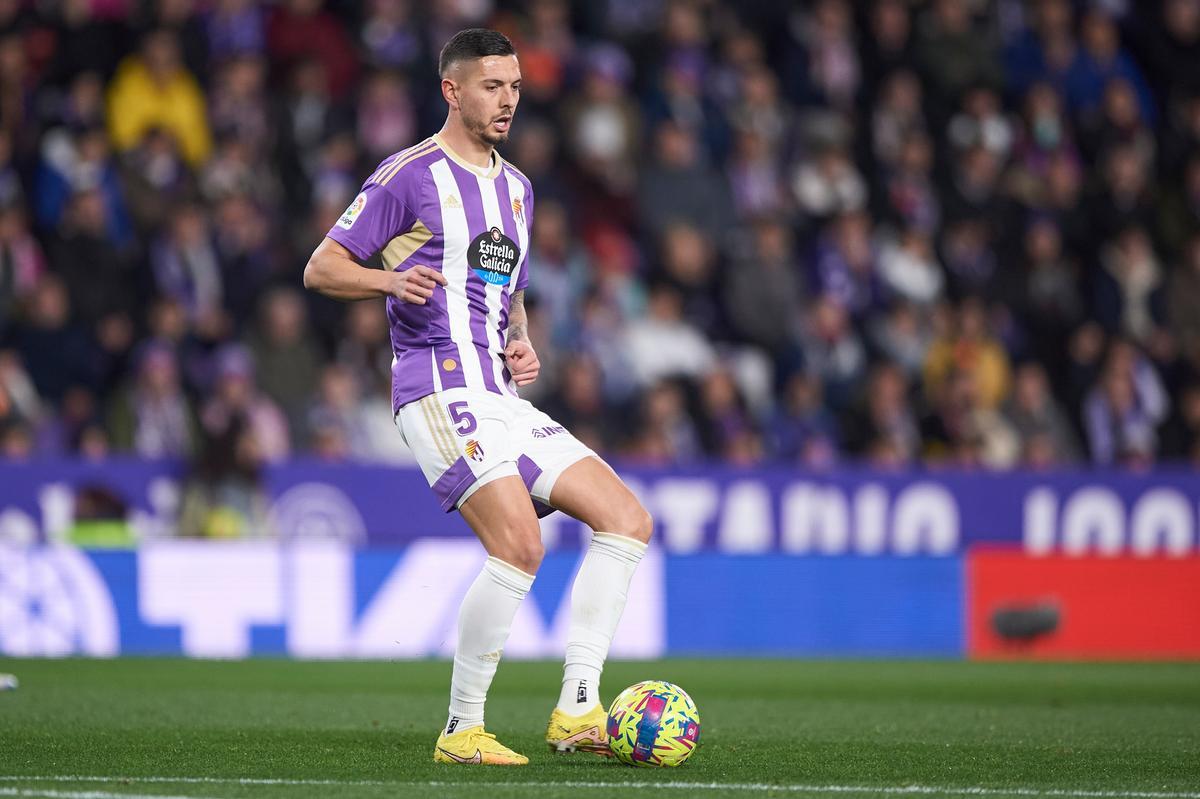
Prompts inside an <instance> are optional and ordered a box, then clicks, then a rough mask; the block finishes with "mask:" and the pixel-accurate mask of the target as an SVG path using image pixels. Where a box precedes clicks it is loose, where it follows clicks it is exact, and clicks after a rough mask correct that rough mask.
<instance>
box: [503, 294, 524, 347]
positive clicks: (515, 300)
mask: <svg viewBox="0 0 1200 799" xmlns="http://www.w3.org/2000/svg"><path fill="white" fill-rule="evenodd" d="M508 340H509V341H529V318H528V317H527V316H525V290H524V289H521V290H520V291H514V292H513V295H512V297H511V298H510V299H509V301H508Z"/></svg>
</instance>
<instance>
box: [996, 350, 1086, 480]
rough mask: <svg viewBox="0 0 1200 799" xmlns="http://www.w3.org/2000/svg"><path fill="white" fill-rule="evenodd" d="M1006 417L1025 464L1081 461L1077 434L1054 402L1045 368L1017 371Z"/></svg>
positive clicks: (1032, 365) (1026, 367)
mask: <svg viewBox="0 0 1200 799" xmlns="http://www.w3.org/2000/svg"><path fill="white" fill-rule="evenodd" d="M1005 414H1006V416H1007V417H1008V421H1009V423H1010V424H1011V425H1012V427H1013V429H1014V430H1015V431H1016V433H1017V435H1018V436H1020V439H1021V453H1022V454H1021V460H1022V462H1023V463H1025V464H1027V465H1030V466H1038V467H1044V466H1048V465H1052V464H1066V463H1075V462H1077V461H1078V460H1079V457H1080V452H1079V444H1078V442H1077V440H1076V437H1075V432H1074V430H1073V429H1072V426H1071V423H1070V421H1068V417H1067V415H1066V413H1064V412H1063V410H1062V408H1061V407H1059V404H1058V402H1057V401H1056V400H1055V399H1054V395H1053V394H1052V393H1051V391H1050V380H1049V378H1048V376H1047V375H1046V370H1045V369H1044V368H1043V367H1042V366H1041V364H1038V363H1035V362H1031V363H1024V364H1021V365H1020V366H1019V367H1017V372H1016V376H1015V377H1014V378H1013V391H1012V396H1011V397H1010V398H1009V400H1008V403H1007V404H1006V406H1005Z"/></svg>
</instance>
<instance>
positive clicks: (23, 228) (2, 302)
mask: <svg viewBox="0 0 1200 799" xmlns="http://www.w3.org/2000/svg"><path fill="white" fill-rule="evenodd" d="M45 271H46V256H45V253H44V252H43V251H42V246H41V244H39V243H38V240H37V239H36V238H35V237H34V236H33V234H32V233H31V232H30V230H29V225H28V224H27V222H26V220H25V212H24V209H22V208H21V207H20V206H18V205H7V206H5V205H0V338H2V337H3V335H4V332H5V330H7V329H8V327H9V326H11V325H12V323H13V320H14V318H16V316H17V314H18V313H19V311H20V309H21V307H22V305H23V304H24V303H25V301H26V300H27V299H28V297H29V296H30V295H31V294H32V293H33V288H34V286H36V285H37V282H38V279H39V278H40V277H41V276H42V273H43V272H45Z"/></svg>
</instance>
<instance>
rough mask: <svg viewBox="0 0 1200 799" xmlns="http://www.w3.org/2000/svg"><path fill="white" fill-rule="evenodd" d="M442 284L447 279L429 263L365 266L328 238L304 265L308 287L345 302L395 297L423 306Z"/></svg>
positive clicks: (305, 284)
mask: <svg viewBox="0 0 1200 799" xmlns="http://www.w3.org/2000/svg"><path fill="white" fill-rule="evenodd" d="M439 284H440V285H443V286H444V285H446V278H445V277H443V276H442V273H441V272H438V271H436V270H434V269H430V268H429V267H428V266H411V267H409V268H408V269H405V270H404V271H402V272H393V271H390V270H387V269H371V268H369V267H365V266H363V265H362V264H360V263H359V262H358V261H356V260H355V259H354V255H353V254H352V253H351V252H350V251H349V250H348V249H346V248H345V247H344V246H342V245H341V244H339V243H338V242H336V241H334V240H333V239H331V238H329V237H326V238H325V239H324V241H322V242H321V243H320V244H319V245H317V249H315V250H313V254H312V257H310V258H309V259H308V263H307V264H306V265H305V267H304V287H305V288H306V289H309V290H311V291H316V292H318V293H320V294H324V295H325V296H326V297H332V298H333V299H335V300H342V301H343V302H350V301H352V300H370V299H374V298H377V297H395V298H396V299H398V300H400V301H401V302H409V303H412V304H413V305H424V304H425V302H426V300H428V299H429V298H430V297H432V296H433V290H434V287H435V286H437V285H439Z"/></svg>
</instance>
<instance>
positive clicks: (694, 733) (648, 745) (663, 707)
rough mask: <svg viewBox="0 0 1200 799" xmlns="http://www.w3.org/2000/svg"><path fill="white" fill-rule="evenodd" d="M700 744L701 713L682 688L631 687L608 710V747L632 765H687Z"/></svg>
mask: <svg viewBox="0 0 1200 799" xmlns="http://www.w3.org/2000/svg"><path fill="white" fill-rule="evenodd" d="M699 743H700V711H699V710H697V709H696V703H695V702H693V701H692V698H691V697H690V696H688V695H687V693H686V692H685V691H684V690H683V689H682V688H680V687H679V686H678V685H672V684H671V683H669V682H662V681H660V680H649V681H647V682H640V683H638V684H637V685H631V686H629V687H628V688H626V689H625V690H624V691H622V692H621V694H620V695H619V696H618V697H617V698H616V699H614V700H613V703H612V705H611V706H610V707H609V710H608V745H609V747H610V748H611V749H612V752H613V754H614V755H616V757H617V759H618V760H620V761H621V762H622V763H627V764H629V765H631V766H664V767H674V766H680V765H683V762H684V761H685V760H687V759H688V758H689V757H691V754H692V752H694V751H695V750H696V747H697V746H698V745H699Z"/></svg>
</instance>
